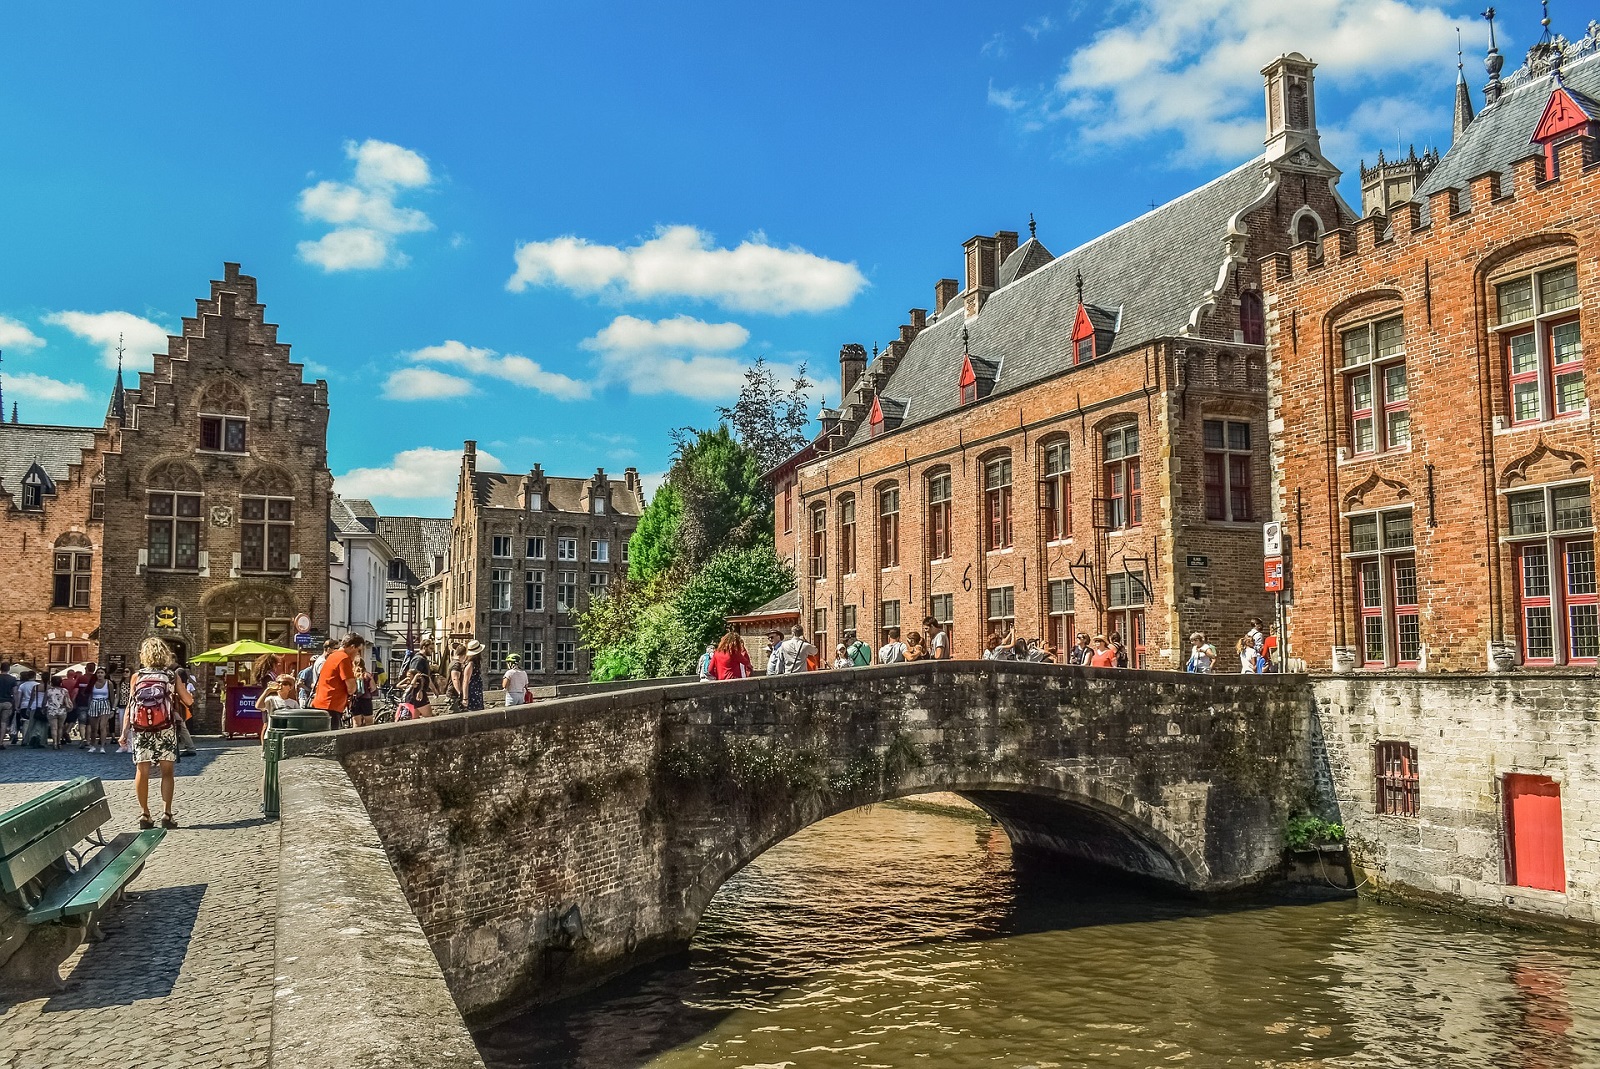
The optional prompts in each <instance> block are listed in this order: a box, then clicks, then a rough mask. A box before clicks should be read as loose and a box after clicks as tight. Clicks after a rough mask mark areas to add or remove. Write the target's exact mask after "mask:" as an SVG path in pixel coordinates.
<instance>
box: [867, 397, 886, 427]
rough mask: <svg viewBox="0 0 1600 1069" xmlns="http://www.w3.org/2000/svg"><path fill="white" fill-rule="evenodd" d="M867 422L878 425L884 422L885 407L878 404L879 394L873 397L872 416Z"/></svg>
mask: <svg viewBox="0 0 1600 1069" xmlns="http://www.w3.org/2000/svg"><path fill="white" fill-rule="evenodd" d="M867 422H868V423H878V424H881V423H882V422H883V406H882V405H880V404H879V403H878V395H877V394H873V395H872V414H871V415H869V416H868V417H867Z"/></svg>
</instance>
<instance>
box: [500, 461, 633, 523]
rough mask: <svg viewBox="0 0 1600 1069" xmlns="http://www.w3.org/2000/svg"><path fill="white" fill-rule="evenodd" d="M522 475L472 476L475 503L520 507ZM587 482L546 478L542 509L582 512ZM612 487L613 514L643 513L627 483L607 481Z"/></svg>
mask: <svg viewBox="0 0 1600 1069" xmlns="http://www.w3.org/2000/svg"><path fill="white" fill-rule="evenodd" d="M523 478H524V476H522V475H508V474H506V473H504V472H498V471H480V472H475V473H474V474H473V481H472V489H473V492H474V493H475V494H476V495H477V497H478V504H479V505H483V506H486V507H488V508H496V509H520V508H522V480H523ZM588 481H589V480H588V479H566V478H562V477H560V476H546V478H545V482H546V484H547V487H546V490H545V503H544V504H545V509H546V510H553V511H556V512H578V513H581V512H584V511H586V510H585V509H584V507H583V488H584V486H585V485H586V484H587V483H588ZM607 482H609V483H610V484H611V504H612V508H613V510H614V511H616V512H618V513H621V514H622V515H624V516H637V515H639V513H640V512H641V511H642V510H641V508H640V506H639V500H638V498H637V497H635V496H634V493H633V491H632V490H629V489H628V484H627V483H625V482H624V481H623V480H621V479H608V480H607Z"/></svg>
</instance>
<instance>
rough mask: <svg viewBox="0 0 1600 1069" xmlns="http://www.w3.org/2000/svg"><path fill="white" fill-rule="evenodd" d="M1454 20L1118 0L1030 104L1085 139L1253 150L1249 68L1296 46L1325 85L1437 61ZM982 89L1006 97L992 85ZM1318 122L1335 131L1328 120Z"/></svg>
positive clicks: (1392, 6)
mask: <svg viewBox="0 0 1600 1069" xmlns="http://www.w3.org/2000/svg"><path fill="white" fill-rule="evenodd" d="M1459 21H1460V20H1459V19H1456V18H1454V17H1452V16H1451V15H1449V14H1447V13H1445V12H1444V11H1442V10H1441V9H1440V8H1438V7H1435V6H1432V5H1430V4H1427V3H1414V2H1408V0H1296V2H1295V3H1287V4H1286V3H1283V2H1282V0H1217V2H1216V3H1212V4H1194V3H1190V2H1188V0H1130V2H1129V3H1128V4H1127V5H1126V6H1123V7H1119V9H1118V24H1117V25H1116V26H1113V27H1111V28H1108V29H1105V30H1102V31H1101V32H1100V33H1098V34H1096V35H1095V36H1094V37H1093V38H1091V39H1090V40H1089V42H1088V43H1087V44H1085V45H1083V46H1082V47H1081V48H1078V49H1077V50H1076V51H1074V52H1073V53H1072V54H1071V55H1070V56H1069V57H1068V58H1067V61H1066V65H1065V69H1064V71H1063V73H1062V74H1061V76H1060V77H1059V78H1058V79H1057V80H1056V82H1055V85H1054V86H1053V88H1052V89H1051V90H1050V91H1048V92H1046V93H1045V94H1043V95H1042V96H1040V97H1039V98H1037V99H1036V100H1034V101H1033V102H1032V107H1033V108H1034V109H1035V110H1036V111H1037V112H1038V113H1039V117H1041V118H1047V119H1051V120H1058V121H1059V120H1065V121H1068V122H1071V123H1072V124H1073V125H1074V127H1075V130H1076V133H1077V136H1078V138H1079V139H1080V140H1081V141H1083V142H1085V143H1087V144H1091V145H1093V144H1101V145H1108V144H1121V143H1126V142H1130V141H1139V140H1144V139H1147V138H1151V137H1167V138H1172V139H1175V145H1174V149H1175V154H1178V152H1179V151H1180V150H1181V153H1182V154H1183V155H1185V156H1187V157H1188V158H1189V160H1190V161H1191V162H1192V160H1193V159H1195V158H1203V159H1216V160H1231V159H1237V158H1239V157H1240V156H1245V155H1249V154H1251V153H1254V152H1259V151H1260V149H1261V141H1262V137H1263V135H1264V133H1265V121H1264V119H1263V118H1262V116H1261V108H1262V104H1261V88H1260V86H1261V78H1260V73H1259V72H1260V69H1261V68H1262V67H1263V66H1265V65H1266V63H1267V62H1269V61H1270V60H1271V59H1273V58H1274V57H1276V56H1278V55H1280V54H1282V53H1284V52H1293V51H1298V52H1301V53H1303V54H1305V55H1308V56H1310V57H1311V58H1312V59H1314V60H1316V61H1317V63H1318V65H1319V66H1318V72H1317V73H1318V76H1319V80H1320V81H1322V82H1323V84H1333V85H1341V84H1343V85H1351V84H1360V83H1363V82H1370V81H1372V80H1374V79H1382V78H1387V77H1390V76H1392V75H1393V74H1394V72H1396V71H1406V70H1411V71H1416V70H1419V69H1420V70H1427V69H1429V68H1430V67H1431V66H1435V65H1438V67H1439V69H1441V70H1442V69H1444V67H1443V64H1444V63H1445V62H1446V61H1447V60H1449V59H1452V58H1453V54H1454V51H1455V27H1456V25H1457V24H1458V23H1459ZM1440 85H1442V86H1444V87H1445V88H1443V89H1439V88H1438V87H1437V86H1429V87H1428V91H1429V92H1432V91H1433V90H1435V89H1438V92H1440V93H1446V92H1447V90H1448V83H1446V82H1440ZM990 99H991V102H992V103H995V104H997V105H998V106H1001V107H1008V104H1007V103H1006V98H1005V97H1004V96H1002V98H1001V99H1000V100H996V99H995V98H994V96H993V95H991V98H990ZM1322 126H1323V132H1324V134H1332V135H1333V136H1334V138H1335V139H1337V137H1338V136H1339V130H1338V129H1337V126H1336V125H1335V124H1331V123H1323V124H1322ZM1406 129H1407V130H1408V131H1409V130H1411V129H1415V123H1414V122H1413V123H1411V124H1408V125H1407V127H1406Z"/></svg>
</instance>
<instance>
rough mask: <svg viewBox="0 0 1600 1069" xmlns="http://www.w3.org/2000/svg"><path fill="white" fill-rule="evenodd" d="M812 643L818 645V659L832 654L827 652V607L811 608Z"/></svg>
mask: <svg viewBox="0 0 1600 1069" xmlns="http://www.w3.org/2000/svg"><path fill="white" fill-rule="evenodd" d="M811 643H812V645H814V646H816V647H817V660H818V661H822V659H823V658H824V657H829V656H830V654H828V653H827V652H825V651H826V650H827V649H828V610H827V609H813V610H811ZM824 663H826V662H824Z"/></svg>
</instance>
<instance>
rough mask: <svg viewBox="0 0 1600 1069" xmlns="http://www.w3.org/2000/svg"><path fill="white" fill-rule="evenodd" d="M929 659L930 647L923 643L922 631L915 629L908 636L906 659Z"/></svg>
mask: <svg viewBox="0 0 1600 1069" xmlns="http://www.w3.org/2000/svg"><path fill="white" fill-rule="evenodd" d="M927 659H928V647H927V646H925V645H923V642H922V633H921V632H920V631H913V632H911V634H909V635H907V636H906V660H908V661H925V660H927Z"/></svg>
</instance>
